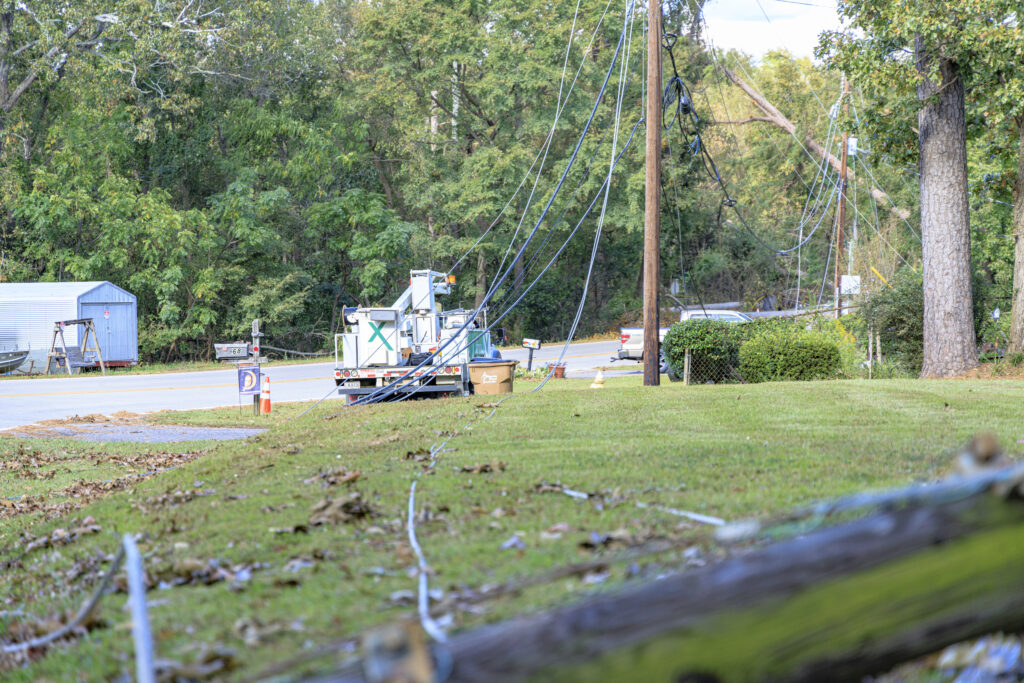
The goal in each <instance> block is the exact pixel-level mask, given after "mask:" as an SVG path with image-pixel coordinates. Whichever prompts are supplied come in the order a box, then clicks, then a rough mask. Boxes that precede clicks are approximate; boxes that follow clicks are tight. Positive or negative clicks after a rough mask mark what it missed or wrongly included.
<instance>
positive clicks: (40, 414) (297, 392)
mask: <svg viewBox="0 0 1024 683" xmlns="http://www.w3.org/2000/svg"><path fill="white" fill-rule="evenodd" d="M561 348H562V347H561V345H560V344H559V345H557V346H556V345H548V346H545V347H544V348H542V349H541V350H540V352H537V353H535V354H534V367H537V365H538V364H543V363H545V362H546V361H548V360H550V361H554V360H555V359H557V358H558V354H559V352H560V351H561ZM617 349H618V342H613V341H607V342H588V343H583V344H573V345H571V346H570V347H569V350H568V352H567V353H566V357H565V362H566V363H567V375H569V376H570V377H571V376H574V375H575V376H583V375H585V374H586V372H587V370H588V369H589V370H590V371H591V373H592V372H593V370H592V369H593V368H596V367H600V366H606V365H608V364H609V363H608V361H609V359H610V358H611V356H612V355H613V354H614V353H615V351H616V350H617ZM505 356H506V357H507V358H510V359H515V360H523V361H525V360H526V351H525V350H522V349H518V350H516V351H510V352H507V353H506V354H505ZM333 370H334V362H333V361H331V362H327V363H309V364H302V365H279V364H275V363H272V364H269V365H265V366H264V372H265V373H266V374H267V375H268V376H269V377H270V385H271V395H272V397H273V400H274V401H309V400H316V399H319V398H322V397H323V396H324V395H325V394H333V389H334V380H333ZM237 386H238V385H237V383H236V374H235V369H234V366H225V369H223V370H209V371H203V372H178V373H162V374H153V375H112V376H110V377H103V376H94V375H91V374H90V375H85V376H78V377H53V378H43V379H40V378H35V379H8V380H3V381H0V430H2V429H9V428H11V427H17V426H21V425H26V424H32V423H34V422H38V421H40V420H54V419H62V418H67V417H72V416H74V415H88V414H90V413H101V414H104V415H110V414H111V413H116V412H118V411H122V410H124V411H129V412H133V413H146V412H151V411H158V410H191V409H196V408H216V407H219V406H231V405H238V404H239V400H238V391H237ZM336 399H337V396H336V395H332V396H331V398H330V400H336ZM246 405H249V399H246Z"/></svg>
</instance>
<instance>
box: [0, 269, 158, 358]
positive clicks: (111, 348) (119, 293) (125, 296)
mask: <svg viewBox="0 0 1024 683" xmlns="http://www.w3.org/2000/svg"><path fill="white" fill-rule="evenodd" d="M137 305H138V304H137V299H136V298H135V295H134V294H131V293H130V292H126V291H125V290H123V289H121V288H120V287H118V286H117V285H114V284H111V283H109V282H27V283H12V282H0V349H11V348H17V349H23V350H29V351H30V353H29V356H28V359H27V361H30V360H34V361H35V367H36V369H41V368H43V367H45V365H46V354H47V352H49V350H50V343H51V341H52V339H53V324H54V323H55V322H57V321H58V320H75V319H80V318H92V319H93V324H94V325H95V326H96V335H97V337H99V343H100V350H101V351H102V352H103V360H104V361H106V362H107V363H110V364H111V365H129V364H132V363H136V362H138V360H139V325H138V311H137ZM82 330H83V328H82V327H81V326H79V325H70V326H68V327H67V328H65V330H64V338H65V340H66V342H67V344H68V346H80V345H81V340H80V339H79V335H80V334H81V333H82ZM27 361H26V362H27ZM23 367H24V366H23Z"/></svg>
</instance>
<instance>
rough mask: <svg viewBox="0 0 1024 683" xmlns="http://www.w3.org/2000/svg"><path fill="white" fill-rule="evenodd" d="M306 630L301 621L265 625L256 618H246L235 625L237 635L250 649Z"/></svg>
mask: <svg viewBox="0 0 1024 683" xmlns="http://www.w3.org/2000/svg"><path fill="white" fill-rule="evenodd" d="M304 630H305V627H304V626H303V624H302V621H301V620H299V619H296V620H295V621H292V622H288V623H286V622H284V621H271V622H269V623H266V624H265V623H263V622H262V621H260V620H259V619H257V618H255V617H245V618H242V619H239V620H238V621H236V622H235V625H234V631H235V635H237V636H238V637H239V638H241V639H242V641H243V642H244V643H245V644H246V645H248V646H249V647H256V646H257V645H259V644H260V643H262V642H264V641H267V640H270V639H271V638H273V637H274V636H277V635H280V634H282V633H288V632H292V633H296V632H300V631H304Z"/></svg>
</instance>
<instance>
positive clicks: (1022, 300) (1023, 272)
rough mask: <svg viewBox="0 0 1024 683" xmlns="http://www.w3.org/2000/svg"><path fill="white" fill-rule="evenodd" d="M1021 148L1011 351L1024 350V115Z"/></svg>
mask: <svg viewBox="0 0 1024 683" xmlns="http://www.w3.org/2000/svg"><path fill="white" fill-rule="evenodd" d="M1017 136H1018V138H1019V140H1020V149H1019V150H1018V154H1017V182H1016V183H1014V185H1013V240H1014V248H1013V310H1012V311H1011V312H1010V352H1012V353H1019V352H1020V351H1022V350H1024V116H1020V117H1019V118H1018V119H1017Z"/></svg>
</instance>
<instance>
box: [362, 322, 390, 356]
mask: <svg viewBox="0 0 1024 683" xmlns="http://www.w3.org/2000/svg"><path fill="white" fill-rule="evenodd" d="M366 322H367V323H368V324H369V325H370V328H371V329H372V330H373V334H371V335H370V343H371V344H372V343H373V340H374V339H376V338H377V337H380V341H381V343H382V344H384V347H385V348H386V349H387V350H388V351H394V349H393V348H392V347H391V344H388V340H387V339H386V338H385V337H384V333H383V332H381V331H380V330H381V328H382V327H384V323H381V324H380V325H374V324H373V321H371V320H367V321H366Z"/></svg>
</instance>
